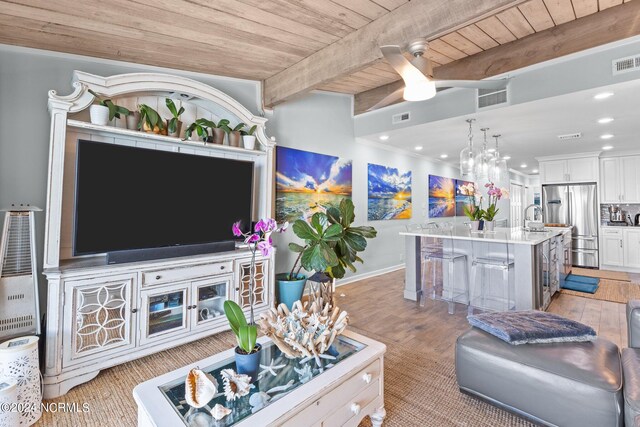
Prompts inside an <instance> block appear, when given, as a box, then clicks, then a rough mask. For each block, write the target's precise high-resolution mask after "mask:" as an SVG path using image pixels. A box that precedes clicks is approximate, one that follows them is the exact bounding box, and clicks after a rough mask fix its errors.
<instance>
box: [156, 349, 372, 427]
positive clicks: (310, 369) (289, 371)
mask: <svg viewBox="0 0 640 427" xmlns="http://www.w3.org/2000/svg"><path fill="white" fill-rule="evenodd" d="M365 347H366V345H365V344H362V343H360V342H358V341H355V340H353V339H351V338H347V337H345V336H339V337H338V338H336V339H335V341H334V343H333V345H332V346H331V349H330V351H329V352H327V355H329V357H331V358H321V359H320V364H321V365H322V366H320V367H319V366H318V365H317V363H316V360H315V359H313V358H311V359H308V360H305V359H289V358H287V357H286V356H285V355H284V354H283V353H282V352H281V351H280V349H279V348H278V347H277V346H276V345H275V344H274V343H273V341H268V342H266V343H264V344H263V345H262V353H261V355H260V371H259V372H260V373H259V375H258V379H257V380H256V381H255V382H254V383H253V385H254V388H252V389H251V391H250V393H249V394H248V395H246V396H243V397H240V398H237V399H236V400H235V401H230V402H229V401H227V400H226V397H225V396H224V386H223V381H222V376H221V375H220V371H221V370H223V369H233V370H234V371H236V364H235V358H234V357H233V356H232V357H230V358H228V359H225V360H223V361H221V362H218V363H216V364H214V365H211V366H204V367H203V366H200V367H199V368H200V369H202V371H204V372H206V373H209V374H211V375H212V376H213V377H214V378H215V379H216V380H217V381H218V394H217V395H216V397H214V398H213V399H212V400H211V401H210V402H209V404H208V405H205V406H204V407H203V408H199V409H196V408H192V407H190V406H189V404H187V403H186V401H185V398H184V395H185V386H184V381H185V378H180V379H177V380H175V381H172V382H170V383H167V384H164V385H162V386H160V387H159V389H160V391H161V392H162V394H163V395H164V396H165V397H166V398H167V399H168V400H169V402H170V403H171V406H172V407H173V408H174V409H175V410H176V412H177V413H178V414H179V415H180V417H181V418H182V419H183V420H184V422H185V425H188V426H215V427H226V426H232V425H234V424H236V423H238V422H240V421H242V420H243V419H245V418H246V417H248V416H250V415H252V414H255V413H256V412H258V411H260V410H261V409H263V408H264V407H266V406H268V405H269V404H271V403H273V402H274V401H276V400H278V399H280V398H281V397H283V396H285V395H287V394H289V393H291V392H292V391H293V390H295V389H296V388H298V387H299V386H301V385H302V384H304V383H306V382H309V381H310V380H311V379H312V378H315V377H317V376H318V375H320V374H321V373H322V372H324V371H325V370H327V369H331V368H332V367H333V366H335V365H337V364H338V363H340V362H341V361H343V360H344V359H346V358H348V357H349V356H351V355H353V354H355V353H357V352H358V351H360V350H362V349H363V348H365ZM256 394H258V395H257V396H254V397H253V398H252V396H253V395H256ZM217 403H219V404H221V405H222V406H224V407H226V408H229V409H230V410H231V413H230V414H229V415H227V416H226V417H224V418H223V419H221V420H219V421H218V420H216V419H215V418H213V416H211V412H210V409H212V408H213V407H214V406H215V405H216V404H217Z"/></svg>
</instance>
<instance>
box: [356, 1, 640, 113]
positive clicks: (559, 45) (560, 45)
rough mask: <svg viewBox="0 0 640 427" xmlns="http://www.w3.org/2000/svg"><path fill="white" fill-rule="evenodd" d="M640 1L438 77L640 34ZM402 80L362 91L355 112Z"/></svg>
mask: <svg viewBox="0 0 640 427" xmlns="http://www.w3.org/2000/svg"><path fill="white" fill-rule="evenodd" d="M638 16H640V1H633V2H629V3H624V4H621V5H619V6H614V7H611V8H609V9H606V10H603V11H601V12H598V13H594V14H591V15H588V16H585V17H583V18H580V19H577V20H573V21H569V22H567V23H564V24H562V25H558V26H556V27H552V28H549V29H548V30H544V31H541V32H539V33H535V34H531V35H529V36H526V37H524V38H522V39H519V40H516V41H513V42H511V43H507V44H504V45H501V46H498V47H495V48H492V49H489V50H486V51H484V52H481V53H478V54H475V55H472V56H468V57H466V58H463V59H460V60H458V61H454V62H450V63H448V64H445V65H441V66H439V67H436V68H435V69H434V76H435V77H436V78H438V79H447V80H449V79H451V80H454V79H460V80H482V79H485V78H487V77H492V76H496V75H499V74H503V73H507V72H509V71H514V70H518V69H520V68H524V67H527V66H530V65H533V64H537V63H540V62H544V61H549V60H551V59H554V58H559V57H561V56H565V55H569V54H571V53H575V52H579V51H582V50H585V49H590V48H593V47H596V46H600V45H603V44H606V43H611V42H615V41H617V40H621V39H625V38H628V37H633V36H636V35H639V34H640V20H639V19H638ZM398 85H401V83H399V82H393V83H389V84H387V85H384V86H380V87H377V88H375V89H370V90H368V91H366V92H361V93H358V94H357V95H356V96H355V102H354V114H361V113H363V112H365V111H367V110H368V109H369V108H371V107H372V106H373V105H375V104H376V103H377V102H378V101H380V100H381V99H382V98H384V97H385V96H386V95H387V94H388V93H390V92H391V91H392V90H395V89H397V88H398Z"/></svg>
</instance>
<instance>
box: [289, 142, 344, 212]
mask: <svg viewBox="0 0 640 427" xmlns="http://www.w3.org/2000/svg"><path fill="white" fill-rule="evenodd" d="M345 197H348V198H351V160H345V159H341V158H339V157H335V156H327V155H324V154H318V153H312V152H309V151H303V150H296V149H294V148H287V147H276V220H277V221H278V222H284V221H289V222H292V221H295V220H296V219H305V220H306V219H309V218H310V217H311V215H313V213H314V212H317V211H320V210H323V209H324V208H326V207H328V206H336V207H337V206H338V205H339V204H340V201H341V200H342V199H343V198H345Z"/></svg>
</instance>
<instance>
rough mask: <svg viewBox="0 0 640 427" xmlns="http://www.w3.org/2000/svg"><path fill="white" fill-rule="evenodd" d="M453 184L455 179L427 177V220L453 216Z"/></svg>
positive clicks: (454, 212) (454, 210)
mask: <svg viewBox="0 0 640 427" xmlns="http://www.w3.org/2000/svg"><path fill="white" fill-rule="evenodd" d="M455 184H456V180H455V179H451V178H445V177H442V176H437V175H429V218H442V217H450V216H455V214H456V198H455V194H456V189H455Z"/></svg>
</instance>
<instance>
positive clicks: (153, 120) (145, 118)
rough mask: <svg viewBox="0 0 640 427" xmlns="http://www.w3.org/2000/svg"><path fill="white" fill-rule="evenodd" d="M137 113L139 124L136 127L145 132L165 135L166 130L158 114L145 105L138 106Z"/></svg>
mask: <svg viewBox="0 0 640 427" xmlns="http://www.w3.org/2000/svg"><path fill="white" fill-rule="evenodd" d="M138 111H139V112H140V123H139V125H138V127H139V128H140V129H141V130H143V131H145V132H147V133H155V134H161V135H166V134H167V129H166V127H165V125H164V120H162V118H161V117H160V114H158V112H157V111H156V110H154V109H153V108H151V107H149V106H148V105H147V104H140V105H138Z"/></svg>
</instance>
